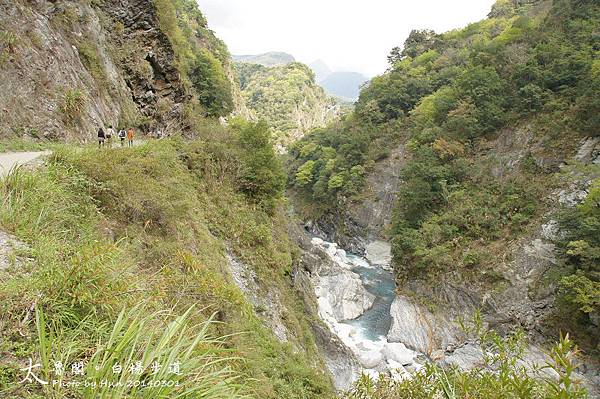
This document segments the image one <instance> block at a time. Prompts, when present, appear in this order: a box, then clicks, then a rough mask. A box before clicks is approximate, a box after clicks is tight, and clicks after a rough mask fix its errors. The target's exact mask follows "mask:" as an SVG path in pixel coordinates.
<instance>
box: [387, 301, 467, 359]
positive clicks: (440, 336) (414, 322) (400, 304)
mask: <svg viewBox="0 0 600 399" xmlns="http://www.w3.org/2000/svg"><path fill="white" fill-rule="evenodd" d="M390 314H391V316H392V326H391V328H390V331H389V333H388V335H387V338H388V341H390V342H402V343H404V344H405V345H406V346H408V347H409V348H411V349H414V350H415V351H418V352H421V353H426V354H428V355H431V354H432V352H433V351H435V350H438V349H440V348H445V347H447V346H448V345H450V344H452V343H456V342H460V339H461V337H462V334H460V331H459V330H458V328H456V327H455V326H454V325H453V324H454V323H453V322H452V321H451V320H447V319H443V318H441V317H440V316H438V315H434V314H433V313H431V312H430V311H429V310H427V309H426V308H425V307H423V306H421V305H419V304H417V303H415V302H413V301H412V300H411V299H409V298H407V297H405V296H401V295H399V296H397V297H396V299H395V300H394V302H393V303H392V307H391V309H390Z"/></svg>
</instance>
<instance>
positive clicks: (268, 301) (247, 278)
mask: <svg viewBox="0 0 600 399" xmlns="http://www.w3.org/2000/svg"><path fill="white" fill-rule="evenodd" d="M227 262H228V264H229V269H230V271H231V276H232V278H233V281H234V282H235V284H236V285H237V286H238V288H239V289H240V290H241V291H242V293H243V294H244V296H245V297H246V299H248V301H249V302H250V303H251V304H252V305H254V309H255V310H256V313H257V315H258V316H259V317H260V319H261V320H262V321H263V323H264V324H265V325H266V326H267V328H269V329H270V330H271V331H272V332H273V334H274V335H275V336H276V337H277V339H279V341H281V342H287V341H288V336H289V331H288V329H287V328H286V327H285V323H284V322H283V316H282V314H283V312H284V309H283V308H282V305H281V300H280V299H279V295H278V293H277V292H272V291H269V292H264V290H263V289H261V288H260V286H259V284H258V282H257V280H256V279H257V276H256V273H255V272H254V270H252V269H251V268H249V267H248V266H246V265H245V264H244V263H242V262H240V261H239V260H237V259H235V257H233V255H231V254H229V253H228V254H227Z"/></svg>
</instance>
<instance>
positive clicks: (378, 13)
mask: <svg viewBox="0 0 600 399" xmlns="http://www.w3.org/2000/svg"><path fill="white" fill-rule="evenodd" d="M197 1H198V4H199V5H200V9H201V10H202V11H203V12H204V14H205V15H206V17H207V19H208V23H209V26H210V28H211V29H213V30H214V31H215V32H216V33H217V35H218V36H219V37H220V38H221V39H223V40H224V41H225V43H227V45H228V47H229V50H230V51H231V52H232V53H233V54H258V53H263V52H267V51H284V52H287V53H290V54H292V55H294V56H295V57H296V58H297V59H298V60H300V61H303V62H306V63H308V62H311V61H314V60H316V59H322V60H324V61H325V62H326V63H327V64H328V65H329V66H330V67H331V68H333V69H338V70H355V71H359V72H363V73H365V74H367V75H370V76H372V75H375V74H379V73H381V72H383V71H384V70H385V69H386V67H387V58H386V57H387V55H388V53H389V51H390V50H391V49H392V47H394V46H399V45H401V44H402V43H403V42H404V40H405V39H406V37H407V36H408V34H409V32H410V31H411V29H424V28H428V29H434V30H435V31H436V32H445V31H447V30H450V29H454V28H460V27H463V26H465V25H467V24H468V23H470V22H476V21H478V20H480V19H482V18H484V17H485V16H486V14H487V13H488V12H489V10H490V8H491V6H492V4H493V3H494V0H454V1H449V0H416V1H415V0H410V1H407V0H399V1H390V0H370V1H359V0H304V1H290V0H197Z"/></svg>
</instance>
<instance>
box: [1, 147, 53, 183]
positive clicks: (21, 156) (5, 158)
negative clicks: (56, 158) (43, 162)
mask: <svg viewBox="0 0 600 399" xmlns="http://www.w3.org/2000/svg"><path fill="white" fill-rule="evenodd" d="M48 154H50V151H36V152H7V153H4V154H0V177H2V176H4V175H6V174H8V172H10V170H11V169H12V168H13V167H15V166H19V165H25V164H28V163H30V162H32V161H34V160H36V159H38V158H39V157H41V156H42V155H48Z"/></svg>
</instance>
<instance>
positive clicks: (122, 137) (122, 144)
mask: <svg viewBox="0 0 600 399" xmlns="http://www.w3.org/2000/svg"><path fill="white" fill-rule="evenodd" d="M126 136H127V133H125V129H121V130H119V140H121V147H123V146H124V145H125V137H126Z"/></svg>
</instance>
